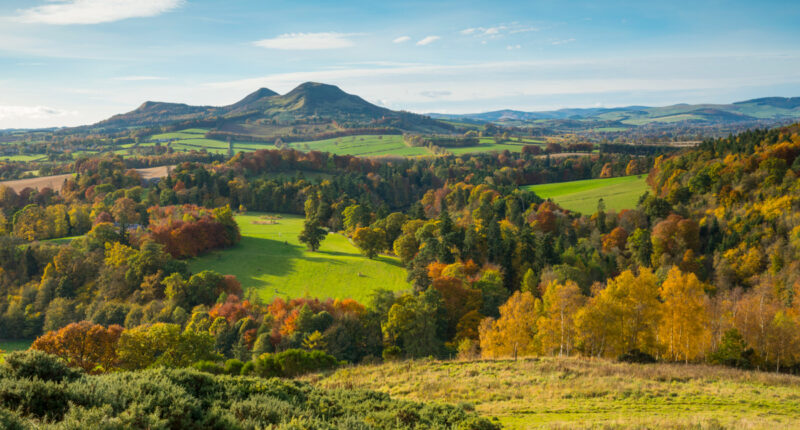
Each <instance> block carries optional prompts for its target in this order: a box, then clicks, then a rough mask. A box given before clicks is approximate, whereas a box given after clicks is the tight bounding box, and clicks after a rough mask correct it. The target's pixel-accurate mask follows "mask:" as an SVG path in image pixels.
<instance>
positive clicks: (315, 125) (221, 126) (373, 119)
mask: <svg viewBox="0 0 800 430" xmlns="http://www.w3.org/2000/svg"><path fill="white" fill-rule="evenodd" d="M175 124H179V125H185V126H205V127H209V128H212V129H214V130H215V131H218V132H220V133H229V134H231V135H236V137H242V136H255V137H259V136H260V137H263V138H265V139H268V138H273V137H281V136H285V135H287V134H289V135H291V134H298V135H304V136H308V135H311V134H314V133H317V134H325V133H331V134H335V133H337V132H342V131H343V130H349V129H362V130H365V129H375V130H391V131H395V132H400V131H410V132H422V133H450V132H452V130H453V126H451V125H449V124H446V123H443V122H441V121H437V120H434V119H431V118H429V117H427V116H424V115H419V114H414V113H410V112H403V111H394V110H391V109H386V108H383V107H380V106H376V105H374V104H372V103H369V102H367V101H366V100H364V99H362V98H361V97H358V96H356V95H352V94H348V93H346V92H344V91H342V90H341V89H340V88H339V87H336V86H333V85H326V84H320V83H315V82H306V83H304V84H302V85H299V86H298V87H297V88H295V89H293V90H292V91H290V92H288V93H286V94H283V95H281V94H278V93H276V92H275V91H272V90H270V89H267V88H261V89H259V90H257V91H255V92H253V93H252V94H249V95H248V96H246V97H245V98H243V99H241V100H239V101H238V102H236V103H233V104H231V105H228V106H190V105H186V104H180V103H164V102H154V101H147V102H144V103H143V104H142V105H141V106H139V107H138V108H137V109H135V110H133V111H131V112H128V113H124V114H119V115H115V116H113V117H111V118H109V119H107V120H104V121H101V122H99V123H96V124H93V125H90V126H84V127H80V129H92V130H104V131H112V130H119V129H129V128H135V127H154V126H166V125H175ZM287 127H288V128H287Z"/></svg>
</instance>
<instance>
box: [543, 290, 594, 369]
mask: <svg viewBox="0 0 800 430" xmlns="http://www.w3.org/2000/svg"><path fill="white" fill-rule="evenodd" d="M585 301H586V298H585V297H584V296H583V294H581V289H580V287H578V284H576V283H575V282H572V281H567V282H566V283H565V284H559V283H556V282H551V283H550V285H548V286H547V289H546V290H545V292H544V296H543V297H542V307H543V309H542V313H543V315H542V316H541V317H540V318H539V321H538V323H537V327H538V334H537V337H538V340H539V343H540V344H541V349H542V352H543V353H544V354H558V355H559V356H563V355H570V354H571V353H572V349H573V346H574V345H575V314H576V313H577V312H578V311H579V310H580V308H581V307H582V306H583V304H584V303H585Z"/></svg>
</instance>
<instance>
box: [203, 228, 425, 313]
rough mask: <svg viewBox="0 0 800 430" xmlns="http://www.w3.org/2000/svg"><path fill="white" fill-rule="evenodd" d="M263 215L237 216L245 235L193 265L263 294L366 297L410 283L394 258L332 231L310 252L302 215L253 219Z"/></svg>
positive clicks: (272, 295)
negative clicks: (369, 253) (369, 254)
mask: <svg viewBox="0 0 800 430" xmlns="http://www.w3.org/2000/svg"><path fill="white" fill-rule="evenodd" d="M261 215H262V214H247V215H239V216H237V217H236V220H237V222H238V223H239V228H240V229H241V232H242V241H241V242H240V243H239V244H237V245H236V246H235V247H233V248H230V249H227V250H222V251H215V252H212V253H210V254H207V255H204V256H202V257H199V258H195V259H193V260H192V261H190V264H189V267H190V269H191V270H192V271H193V272H195V273H196V272H199V271H201V270H216V271H217V272H220V273H225V274H231V275H236V277H237V278H238V279H239V281H240V282H241V283H242V287H244V288H256V289H257V291H258V293H259V295H260V296H261V297H262V298H264V299H265V300H269V299H271V298H273V297H276V296H281V297H285V296H289V297H300V296H303V295H305V294H308V295H310V296H313V297H320V298H325V297H332V298H347V297H350V298H354V299H356V300H358V301H360V302H366V301H368V300H367V299H368V298H369V295H370V293H371V292H372V291H374V290H376V289H380V288H386V289H391V290H404V289H408V288H410V286H409V284H408V283H407V282H406V280H405V279H406V271H405V269H404V268H403V266H402V265H401V264H400V261H399V260H398V259H396V258H392V257H387V256H380V257H378V258H377V259H375V260H370V259H368V258H366V257H364V256H362V255H361V254H360V253H359V252H358V249H357V248H356V247H355V246H353V245H352V244H351V243H350V242H349V241H348V239H347V238H346V237H344V236H342V235H339V234H329V235H328V237H327V238H326V239H325V240H324V241H323V242H322V247H321V249H320V250H319V251H317V252H309V251H307V250H306V247H305V246H304V245H302V244H300V242H299V241H298V240H297V235H298V234H299V233H300V230H302V228H303V218H302V217H299V216H294V215H283V216H282V218H281V219H278V220H277V224H273V225H267V224H254V222H259V221H262V218H261Z"/></svg>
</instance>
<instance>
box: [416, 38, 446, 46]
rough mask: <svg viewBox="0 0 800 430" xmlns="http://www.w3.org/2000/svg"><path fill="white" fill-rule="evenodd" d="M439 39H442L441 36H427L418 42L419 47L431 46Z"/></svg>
mask: <svg viewBox="0 0 800 430" xmlns="http://www.w3.org/2000/svg"><path fill="white" fill-rule="evenodd" d="M439 39H441V38H440V37H439V36H427V37H425V38H423V39H421V40H420V41H419V42H417V45H420V46H425V45H430V44H431V43H433V42H436V41H437V40H439Z"/></svg>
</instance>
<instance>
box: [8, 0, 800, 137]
mask: <svg viewBox="0 0 800 430" xmlns="http://www.w3.org/2000/svg"><path fill="white" fill-rule="evenodd" d="M797 22H800V1H796V0H791V1H787V0H784V1H770V0H760V1H704V0H693V1H682V0H669V1H665V0H652V1H650V0H648V1H641V0H640V1H600V0H594V1H569V0H561V1H556V0H527V1H503V0H494V1H469V0H460V1H435V0H428V1H416V0H411V1H402V2H401V1H388V0H369V1H360V0H338V1H304V0H294V1H271V0H219V1H212V0H0V129H4V128H35V127H52V126H73V125H81V124H90V123H94V122H97V121H99V120H102V119H105V118H107V117H109V116H111V115H114V114H117V113H122V112H127V111H130V110H133V109H135V108H136V107H137V106H139V105H140V104H141V103H142V102H144V101H146V100H154V101H167V102H180V103H188V104H196V105H227V104H231V103H234V102H235V101H237V100H239V99H241V98H243V97H244V96H246V95H247V94H248V93H250V92H253V91H255V90H257V89H258V88H260V87H267V88H270V89H272V90H274V91H277V92H279V93H285V92H288V91H290V90H291V89H292V88H294V87H295V86H297V85H299V84H301V83H303V82H306V81H316V82H324V83H329V84H334V85H338V86H340V87H341V88H342V89H343V90H345V91H347V92H349V93H353V94H357V95H359V96H361V97H363V98H365V99H366V100H368V101H370V102H372V103H376V104H379V105H382V106H385V107H388V108H391V109H403V110H408V111H412V112H419V113H427V112H441V113H473V112H485V111H491V110H498V109H519V110H526V111H539V110H552V109H559V108H567V107H614V106H628V105H647V106H660V105H669V104H675V103H730V102H734V101H740V100H746V99H750V98H757V97H766V96H783V97H789V96H800V43H798V42H800V26H798V25H797Z"/></svg>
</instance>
